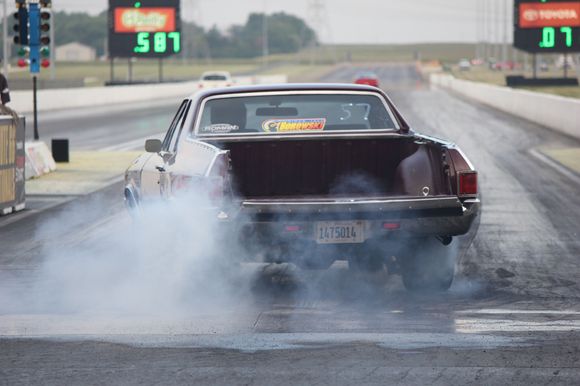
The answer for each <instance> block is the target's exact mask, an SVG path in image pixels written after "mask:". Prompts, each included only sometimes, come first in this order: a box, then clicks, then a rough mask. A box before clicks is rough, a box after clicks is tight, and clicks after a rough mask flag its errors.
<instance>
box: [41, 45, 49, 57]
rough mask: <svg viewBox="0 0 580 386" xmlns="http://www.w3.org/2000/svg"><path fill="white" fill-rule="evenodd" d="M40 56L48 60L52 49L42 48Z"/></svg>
mask: <svg viewBox="0 0 580 386" xmlns="http://www.w3.org/2000/svg"><path fill="white" fill-rule="evenodd" d="M40 55H42V57H43V58H48V57H49V56H50V49H49V48H48V47H42V48H41V49H40Z"/></svg>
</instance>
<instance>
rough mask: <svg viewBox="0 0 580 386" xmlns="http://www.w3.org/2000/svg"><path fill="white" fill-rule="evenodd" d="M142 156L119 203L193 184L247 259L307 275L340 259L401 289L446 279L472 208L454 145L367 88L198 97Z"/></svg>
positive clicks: (474, 192) (471, 192) (278, 88)
mask: <svg viewBox="0 0 580 386" xmlns="http://www.w3.org/2000/svg"><path fill="white" fill-rule="evenodd" d="M146 150H147V153H145V154H143V155H142V156H141V157H139V158H138V159H137V160H136V161H135V162H134V163H133V165H132V166H131V167H130V168H129V169H128V170H127V172H126V185H125V192H124V195H125V201H126V203H127V206H128V207H129V208H130V210H132V211H138V210H139V208H140V207H141V206H142V205H143V203H145V202H147V201H149V200H159V199H167V198H170V197H172V196H173V195H176V194H178V193H180V192H182V191H183V190H184V189H185V188H186V187H187V186H196V187H198V188H199V187H203V188H204V191H205V192H206V193H207V195H208V196H210V199H211V201H209V202H211V205H210V206H211V208H207V209H213V210H215V216H216V219H217V220H216V221H219V222H220V224H219V225H220V226H223V227H224V230H225V229H227V233H228V234H230V235H231V236H232V237H236V238H238V239H239V240H240V241H241V245H242V246H243V247H244V248H245V249H246V253H245V255H247V256H258V255H259V256H261V259H263V260H265V261H266V262H272V263H281V262H290V263H294V264H296V265H298V266H300V267H304V268H311V269H323V268H326V267H329V266H330V265H331V264H332V263H333V262H334V261H336V260H347V261H348V262H349V267H350V268H352V269H355V270H364V271H377V270H383V269H387V270H388V271H389V273H400V274H401V275H402V278H403V282H404V284H405V286H406V287H407V288H408V289H410V290H425V289H427V290H446V289H448V288H449V287H450V285H451V283H452V281H453V277H454V274H455V260H456V255H457V254H456V253H455V252H454V251H455V250H456V249H457V248H454V243H456V241H457V240H456V239H457V237H458V236H461V235H465V234H467V233H468V232H469V231H470V228H471V227H472V226H474V224H475V222H474V220H475V219H476V218H477V216H478V214H479V210H480V199H479V194H478V183H477V171H476V170H475V169H474V167H473V166H472V164H471V163H470V162H469V160H468V159H467V158H466V157H465V155H464V154H463V153H462V152H461V150H460V149H459V148H458V147H457V146H455V145H454V144H453V143H451V142H446V141H442V140H439V139H435V138H431V137H428V136H425V135H421V134H418V133H416V132H415V131H413V130H412V129H411V128H410V127H409V125H408V124H407V122H406V121H405V119H404V118H403V117H402V115H401V114H400V113H399V112H398V111H397V109H396V108H395V106H394V105H393V103H392V102H391V100H390V99H389V98H388V97H387V95H386V94H384V93H383V92H382V91H381V90H379V89H377V88H374V87H370V86H365V85H354V84H284V85H268V86H248V87H234V88H223V89H213V90H207V91H204V92H199V93H197V94H194V95H192V96H191V97H190V98H187V99H185V100H184V101H183V102H182V103H181V105H180V107H179V109H178V111H177V114H176V115H175V118H174V119H173V121H172V123H171V125H170V127H169V130H168V131H167V135H166V137H165V139H164V140H163V141H161V140H148V141H147V142H146Z"/></svg>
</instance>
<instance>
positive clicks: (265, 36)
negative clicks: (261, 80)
mask: <svg viewBox="0 0 580 386" xmlns="http://www.w3.org/2000/svg"><path fill="white" fill-rule="evenodd" d="M268 40H269V39H268V1H267V0H264V14H263V17H262V64H263V66H264V68H265V67H267V66H268V55H269V47H268V44H269V43H268Z"/></svg>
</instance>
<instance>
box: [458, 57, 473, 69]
mask: <svg viewBox="0 0 580 386" xmlns="http://www.w3.org/2000/svg"><path fill="white" fill-rule="evenodd" d="M458 66H459V70H461V71H469V70H471V62H470V61H469V60H467V59H461V60H460V61H459V64H458Z"/></svg>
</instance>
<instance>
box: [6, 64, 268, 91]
mask: <svg viewBox="0 0 580 386" xmlns="http://www.w3.org/2000/svg"><path fill="white" fill-rule="evenodd" d="M259 66H260V65H259V64H258V63H256V62H250V61H246V62H243V61H219V62H218V61H216V62H213V63H207V62H193V61H188V62H182V61H174V60H172V61H169V60H168V61H165V62H164V63H163V77H164V79H179V80H194V79H198V78H199V76H200V75H201V73H202V72H204V71H208V70H215V69H219V70H224V71H230V72H232V73H249V72H255V71H256V70H257V69H258V68H259ZM132 67H133V69H132V71H133V79H134V80H136V81H137V80H147V81H155V80H157V79H158V76H159V64H158V62H157V61H144V60H143V61H136V62H134V63H133V64H132ZM50 72H51V71H50V69H43V70H42V71H41V73H40V76H39V79H40V80H48V79H50ZM114 74H115V79H116V80H127V79H128V76H129V66H128V62H127V61H126V60H123V61H121V60H116V61H115V67H114ZM28 78H30V74H29V73H28V71H23V70H20V69H18V70H15V71H11V72H10V73H9V80H15V79H16V80H18V79H28ZM56 79H57V80H59V81H71V80H82V82H83V83H84V84H85V85H90V86H96V85H102V84H104V83H105V82H106V81H108V80H109V79H110V64H109V62H90V63H67V62H63V63H57V65H56Z"/></svg>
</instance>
